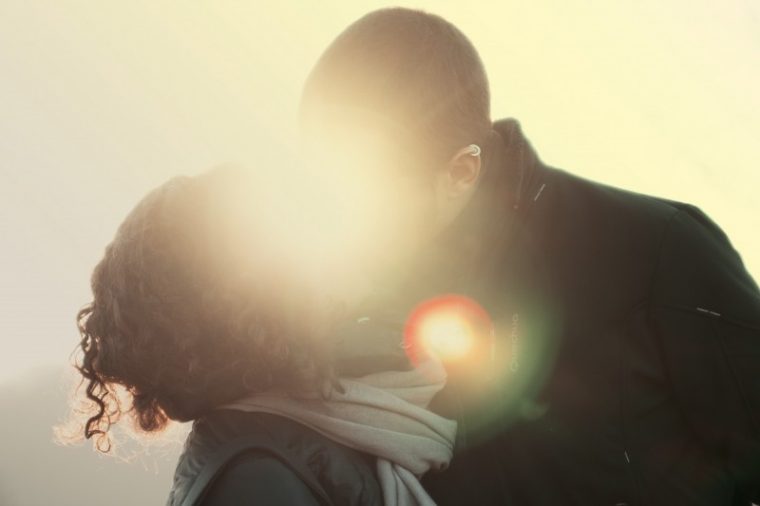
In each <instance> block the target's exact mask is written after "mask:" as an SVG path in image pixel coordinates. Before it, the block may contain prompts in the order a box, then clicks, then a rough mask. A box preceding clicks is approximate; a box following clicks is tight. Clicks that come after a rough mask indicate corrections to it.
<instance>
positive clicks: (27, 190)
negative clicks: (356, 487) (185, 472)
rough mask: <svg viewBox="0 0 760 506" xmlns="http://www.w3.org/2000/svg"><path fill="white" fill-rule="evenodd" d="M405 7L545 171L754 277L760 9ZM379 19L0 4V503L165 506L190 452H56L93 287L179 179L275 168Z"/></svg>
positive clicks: (310, 7)
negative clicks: (344, 48) (441, 28)
mask: <svg viewBox="0 0 760 506" xmlns="http://www.w3.org/2000/svg"><path fill="white" fill-rule="evenodd" d="M399 4H401V5H408V6H414V7H422V8H425V9H427V10H430V11H432V12H435V13H438V14H441V15H443V16H444V17H447V18H448V19H450V20H451V21H453V22H454V23H455V24H457V25H458V26H459V27H460V28H462V30H463V31H464V32H465V33H466V34H467V35H468V36H469V37H470V38H471V39H472V40H473V42H474V43H475V45H476V46H477V47H478V48H479V50H480V52H481V55H482V57H483V59H484V61H485V64H486V67H487V69H488V70H489V74H490V79H491V86H492V93H493V116H494V118H501V117H506V116H512V117H516V118H518V119H519V120H520V121H521V122H522V125H523V128H524V131H525V133H526V135H527V136H528V137H529V138H530V139H531V140H532V142H533V144H534V145H535V146H536V148H537V149H538V151H539V153H540V155H541V156H542V158H543V159H544V160H545V161H547V162H549V163H550V164H553V165H555V166H558V167H561V168H564V169H566V170H569V171H571V172H575V173H577V174H580V175H583V176H586V177H590V178H594V179H597V180H600V181H603V182H607V183H611V184H614V185H618V186H623V187H626V188H630V189H633V190H637V191H642V192H646V193H652V194H657V195H663V196H668V197H670V198H674V199H679V200H686V201H689V202H692V203H695V204H697V205H699V206H700V207H702V209H704V210H705V211H706V212H707V213H708V214H710V215H711V216H712V217H713V218H714V219H715V220H716V221H717V222H718V223H719V224H721V225H722V226H723V228H724V229H725V230H726V232H727V233H728V234H729V236H730V237H731V238H732V240H733V242H734V245H735V246H736V248H737V249H738V250H739V251H740V252H741V253H742V256H743V257H744V259H745V262H746V264H747V265H748V267H749V269H750V271H751V272H753V273H754V274H755V276H756V277H758V276H760V234H759V233H758V231H760V203H758V197H757V195H756V193H757V190H758V188H760V92H759V91H758V90H760V3H758V2H757V0H722V1H720V2H716V1H714V0H696V1H695V0H688V1H686V0H670V1H663V0H643V1H642V0H636V1H634V0H630V1H622V0H620V1H610V0H599V1H596V2H594V1H581V0H577V1H567V0H565V1H561V2H560V1H556V2H549V1H530V2H524V1H521V2H517V1H509V0H504V1H499V2H486V1H481V2H478V1H473V0H469V1H466V2H465V1H428V2H399ZM385 5H388V4H386V3H384V2H371V1H361V0H350V1H349V0H347V1H344V2H338V1H329V0H322V1H320V2H306V1H304V2H295V1H285V0H280V1H277V2H256V1H235V2H233V1H220V0H214V1H213V2H212V1H210V0H209V1H193V2H179V1H145V0H133V1H131V2H104V1H87V2H85V1H82V2H73V1H72V2H66V1H58V0H55V1H54V0H47V1H45V0H41V1H33V0H32V1H29V0H19V1H16V0H0V339H2V354H0V413H2V416H0V420H1V421H0V429H1V430H0V438H2V439H0V442H1V443H2V449H3V451H2V454H1V455H2V457H0V504H3V505H16V504H48V503H56V504H81V505H89V504H93V505H94V504H159V503H162V502H163V500H164V498H165V495H166V492H167V490H168V487H169V485H170V477H171V472H172V470H173V465H174V459H175V458H176V451H177V447H176V445H175V446H170V447H168V448H164V449H160V450H156V449H154V450H153V451H152V452H151V453H149V454H147V455H142V456H140V457H138V458H136V459H135V460H134V461H133V462H132V463H125V462H121V461H117V460H115V459H108V458H101V457H99V456H97V455H95V454H93V453H92V452H91V451H90V449H89V447H87V446H83V447H79V448H74V449H72V448H61V447H57V446H54V445H53V443H52V433H51V430H50V426H51V424H53V423H55V422H56V421H58V420H59V419H60V418H61V417H63V415H64V414H65V402H66V395H67V391H68V389H69V379H68V376H66V374H65V373H64V370H65V364H66V363H67V360H68V355H69V353H70V352H71V350H72V349H73V347H74V346H75V344H76V342H77V335H76V331H75V327H74V314H75V313H76V311H77V309H78V308H79V307H80V306H81V305H82V304H83V303H85V302H86V301H87V299H88V296H89V287H88V281H89V279H88V278H89V273H90V270H91V269H92V267H93V266H94V265H95V263H96V262H97V260H98V259H99V257H100V255H101V253H102V251H103V248H104V246H105V245H106V243H107V242H108V241H109V240H110V238H111V237H112V235H113V233H114V231H115V228H116V226H117V225H118V223H119V222H120V220H121V219H122V218H123V217H124V215H125V214H126V213H127V211H128V210H129V209H130V208H131V206H132V205H133V204H134V203H135V202H136V201H137V199H139V198H140V197H141V196H142V195H143V194H144V193H145V192H146V191H147V190H148V189H149V188H151V187H152V186H155V185H157V184H159V183H160V182H162V181H163V180H165V179H166V178H168V177H169V176H171V175H174V174H176V173H179V172H185V173H194V172H198V171H200V170H203V169H205V168H208V167H209V166H211V165H214V164H216V163H219V162H223V161H237V162H243V163H246V164H248V165H255V164H257V163H258V164H261V163H266V164H271V163H275V162H274V160H276V153H277V151H278V150H281V149H288V147H289V146H288V143H289V142H290V140H291V137H290V136H291V135H292V126H293V117H294V114H295V108H296V104H297V98H298V93H299V89H300V86H301V84H302V82H303V80H304V78H305V76H306V73H307V72H308V70H309V68H310V66H311V65H312V64H313V62H314V61H315V60H316V58H317V56H318V55H319V53H320V51H321V50H322V49H323V48H324V47H325V46H326V45H327V44H328V43H329V42H330V40H332V38H333V37H334V36H335V35H336V34H337V33H338V32H339V31H340V30H341V29H342V28H343V27H344V26H346V25H347V24H349V23H350V22H351V21H353V20H354V19H356V18H357V17H359V16H360V15H362V14H364V13H365V12H367V11H369V10H372V9H374V8H376V7H381V6H385ZM53 498H55V499H53Z"/></svg>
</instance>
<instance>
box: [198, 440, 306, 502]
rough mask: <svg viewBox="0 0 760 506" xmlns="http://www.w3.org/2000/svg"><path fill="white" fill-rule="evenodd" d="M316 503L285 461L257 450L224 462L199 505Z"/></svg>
mask: <svg viewBox="0 0 760 506" xmlns="http://www.w3.org/2000/svg"><path fill="white" fill-rule="evenodd" d="M249 502H250V503H251V504H253V503H257V504H258V503H262V504H267V505H271V506H279V505H282V506H288V505H291V504H299V505H304V506H319V505H320V504H321V502H320V500H319V499H318V498H317V496H316V495H315V493H314V491H313V490H312V489H311V488H309V486H308V485H306V483H304V481H303V478H302V477H300V476H298V475H297V474H296V472H295V471H294V470H293V469H292V468H291V467H290V466H289V465H287V464H285V463H284V462H282V461H281V460H279V459H278V458H276V457H273V456H272V455H269V454H267V453H266V452H263V451H260V450H249V451H246V452H244V453H241V454H239V455H238V456H237V457H234V458H233V459H232V461H230V462H228V463H227V464H226V465H225V467H224V469H223V470H222V471H221V473H220V474H219V476H218V477H217V478H216V479H215V480H214V481H213V483H212V484H211V485H210V486H209V487H208V490H206V492H205V494H204V496H203V500H202V501H201V504H202V505H203V506H238V505H241V504H247V503H249Z"/></svg>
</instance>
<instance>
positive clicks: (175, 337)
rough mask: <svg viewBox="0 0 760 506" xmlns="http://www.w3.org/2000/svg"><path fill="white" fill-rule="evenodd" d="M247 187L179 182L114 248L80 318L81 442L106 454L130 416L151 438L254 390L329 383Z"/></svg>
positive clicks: (304, 303) (299, 293)
mask: <svg viewBox="0 0 760 506" xmlns="http://www.w3.org/2000/svg"><path fill="white" fill-rule="evenodd" d="M250 181H251V179H250V178H249V177H248V174H247V173H246V172H245V171H244V170H243V169H238V168H230V167H223V168H217V169H214V170H212V171H209V172H207V173H204V174H202V175H200V176H196V177H187V176H180V177H176V178H174V179H171V180H170V181H168V182H167V183H165V184H163V185H161V186H159V187H158V188H156V189H155V190H153V191H152V192H150V193H149V194H148V195H147V196H146V197H145V198H143V200H142V201H140V203H139V204H138V205H137V206H136V207H135V208H134V209H133V210H132V211H131V212H130V214H129V215H128V216H127V218H126V219H125V221H124V222H123V223H122V224H121V226H120V227H119V229H118V232H117V234H116V236H115V238H114V240H113V241H112V242H111V244H109V245H108V246H107V247H106V250H105V254H104V256H103V258H102V260H101V261H100V262H99V263H98V264H97V266H96V267H95V270H94V272H93V274H92V280H91V286H92V293H93V299H92V301H91V302H90V303H89V304H87V305H86V306H85V307H84V308H82V309H81V310H80V311H79V313H78V315H77V323H78V328H79V332H80V334H81V342H80V343H79V348H78V349H79V351H80V357H79V359H78V360H77V362H76V364H75V367H76V368H77V370H78V371H79V372H80V373H81V375H82V377H83V382H82V384H83V385H84V384H85V383H86V389H85V395H86V399H88V400H89V401H90V402H89V405H90V408H91V409H90V411H89V412H87V413H86V422H85V423H84V437H85V438H87V439H90V438H95V439H94V441H95V443H96V447H97V448H98V449H99V450H101V451H103V452H108V451H109V450H110V447H111V440H110V438H109V437H108V430H109V428H110V427H111V425H112V424H113V423H115V422H116V421H117V420H118V419H119V417H120V416H121V415H122V414H124V413H128V414H130V415H131V416H132V417H133V419H134V421H135V422H136V426H137V427H138V428H139V429H141V430H142V431H145V432H153V431H159V430H161V429H162V428H164V427H165V426H166V425H167V423H168V421H169V420H176V421H189V420H193V419H195V418H198V417H199V416H200V415H202V414H203V413H204V412H206V411H208V410H210V409H212V408H213V407H215V406H217V405H220V404H223V403H225V402H229V401H232V400H234V399H235V398H238V397H240V396H243V395H245V394H248V393H252V392H257V391H263V390H267V389H272V388H277V389H283V390H285V391H289V392H294V391H305V390H313V389H316V388H317V387H318V386H319V387H320V391H322V392H324V391H326V390H325V389H324V388H323V387H324V386H325V385H330V384H332V382H331V374H332V373H331V368H330V366H329V363H328V361H327V360H326V359H325V356H326V353H324V352H323V351H322V348H321V347H320V346H319V345H318V340H317V339H316V338H315V337H316V335H317V334H319V332H318V331H317V330H316V327H315V324H314V321H315V320H314V319H313V318H311V317H310V315H311V314H312V312H311V308H312V305H311V302H312V301H310V300H309V297H308V296H307V294H306V292H307V291H306V290H304V289H303V287H301V286H299V284H298V282H297V280H295V279H293V278H294V277H296V276H294V275H293V266H292V265H288V259H287V256H286V255H284V254H283V252H282V251H277V248H276V247H275V246H274V245H273V244H272V242H271V241H270V242H267V238H266V237H265V234H266V232H267V230H263V229H264V228H265V227H263V226H262V223H261V220H260V219H259V218H260V217H261V216H262V215H263V214H265V213H266V212H267V210H266V209H260V210H259V212H256V211H255V210H254V208H255V206H256V199H255V196H254V192H253V191H252V188H253V187H252V185H250V184H247V183H248V182H250ZM119 389H121V390H125V391H126V392H127V393H128V397H129V399H130V401H131V406H128V407H127V406H123V402H120V400H119V398H120V395H118V391H117V390H119ZM327 390H329V387H328V389H327Z"/></svg>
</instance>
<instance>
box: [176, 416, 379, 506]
mask: <svg viewBox="0 0 760 506" xmlns="http://www.w3.org/2000/svg"><path fill="white" fill-rule="evenodd" d="M381 504H382V494H381V492H380V488H379V485H378V482H377V478H376V477H375V464H374V460H373V459H371V458H370V457H368V456H366V455H365V454H362V453H360V452H358V451H355V450H352V449H350V448H347V447H345V446H342V445H340V444H337V443H335V442H333V441H331V440H330V439H328V438H326V437H325V436H322V435H321V434H319V433H317V432H314V431H313V430H311V429H309V428H307V427H304V426H303V425H301V424H299V423H296V422H294V421H292V420H289V419H287V418H283V417H280V416H276V415H270V414H267V413H248V412H242V411H235V410H218V411H213V412H211V413H209V414H207V415H206V416H204V417H202V418H200V419H198V420H196V421H195V422H193V427H192V430H191V432H190V434H189V436H188V438H187V440H186V442H185V448H184V452H183V453H182V455H181V456H180V459H179V462H178V463H177V468H176V471H175V474H174V484H173V486H172V490H171V493H170V496H169V499H168V501H167V506H191V505H199V506H200V505H203V506H246V505H256V506H290V505H299V506H300V505H303V506H327V505H334V506H341V505H345V506H349V505H351V506H359V505H362V506H363V505H371V506H380V505H381Z"/></svg>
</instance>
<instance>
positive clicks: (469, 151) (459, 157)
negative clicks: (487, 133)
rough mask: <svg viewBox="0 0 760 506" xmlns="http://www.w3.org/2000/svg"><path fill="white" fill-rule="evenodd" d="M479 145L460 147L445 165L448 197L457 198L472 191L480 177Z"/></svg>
mask: <svg viewBox="0 0 760 506" xmlns="http://www.w3.org/2000/svg"><path fill="white" fill-rule="evenodd" d="M480 169H481V157H480V147H479V146H478V145H476V144H470V145H469V146H467V147H465V148H462V149H460V150H459V151H457V153H456V154H455V155H454V156H453V157H452V158H451V160H450V161H449V163H448V167H447V179H448V184H447V186H448V193H449V195H448V197H449V198H457V197H459V196H461V195H464V194H467V193H470V192H472V190H474V189H475V187H476V186H477V184H478V181H479V179H480Z"/></svg>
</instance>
